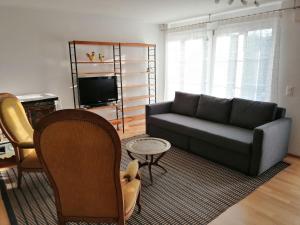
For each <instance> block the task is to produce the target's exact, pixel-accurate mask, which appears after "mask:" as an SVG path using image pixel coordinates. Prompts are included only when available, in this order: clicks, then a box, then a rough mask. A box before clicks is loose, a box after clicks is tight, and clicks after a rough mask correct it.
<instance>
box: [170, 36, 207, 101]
mask: <svg viewBox="0 0 300 225" xmlns="http://www.w3.org/2000/svg"><path fill="white" fill-rule="evenodd" d="M208 43H209V39H208V36H207V33H206V31H203V30H194V31H191V32H189V31H188V32H175V33H168V34H167V43H166V52H167V56H166V62H167V63H166V74H167V76H166V82H165V84H166V88H165V90H166V93H165V94H166V98H167V99H173V98H174V94H175V91H177V90H180V91H185V92H190V93H199V92H205V91H206V88H207V85H208V83H207V82H206V80H207V74H208V70H209V68H208V65H209V64H208V62H207V61H208V60H209V57H208V56H209V52H208Z"/></svg>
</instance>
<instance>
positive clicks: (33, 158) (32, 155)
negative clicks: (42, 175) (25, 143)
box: [21, 148, 42, 169]
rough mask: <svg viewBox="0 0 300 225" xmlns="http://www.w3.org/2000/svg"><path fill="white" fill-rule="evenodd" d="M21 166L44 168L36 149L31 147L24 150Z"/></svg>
mask: <svg viewBox="0 0 300 225" xmlns="http://www.w3.org/2000/svg"><path fill="white" fill-rule="evenodd" d="M21 166H22V167H23V168H26V169H42V166H41V163H40V161H39V159H38V157H37V154H36V151H35V149H33V148H31V149H25V150H24V159H23V161H22V162H21Z"/></svg>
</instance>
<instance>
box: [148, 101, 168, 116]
mask: <svg viewBox="0 0 300 225" xmlns="http://www.w3.org/2000/svg"><path fill="white" fill-rule="evenodd" d="M172 103H173V102H162V103H156V104H150V105H146V117H147V115H148V116H150V115H155V114H162V113H169V112H170V111H171V106H172Z"/></svg>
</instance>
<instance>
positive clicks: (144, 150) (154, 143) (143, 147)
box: [126, 137, 171, 155]
mask: <svg viewBox="0 0 300 225" xmlns="http://www.w3.org/2000/svg"><path fill="white" fill-rule="evenodd" d="M170 148H171V144H170V142H168V141H166V140H164V139H161V138H153V137H144V138H137V139H134V140H131V141H129V142H128V143H127V144H126V149H127V151H129V152H132V153H136V154H141V155H155V154H160V153H163V152H166V151H168V150H169V149H170Z"/></svg>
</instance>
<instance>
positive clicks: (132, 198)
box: [122, 179, 141, 219]
mask: <svg viewBox="0 0 300 225" xmlns="http://www.w3.org/2000/svg"><path fill="white" fill-rule="evenodd" d="M140 188H141V181H140V180H138V179H133V180H132V181H130V182H128V183H127V184H125V185H122V193H123V199H124V215H125V219H126V218H128V217H129V216H130V215H131V214H132V212H133V210H134V207H135V204H136V201H137V198H138V195H139V192H140Z"/></svg>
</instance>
